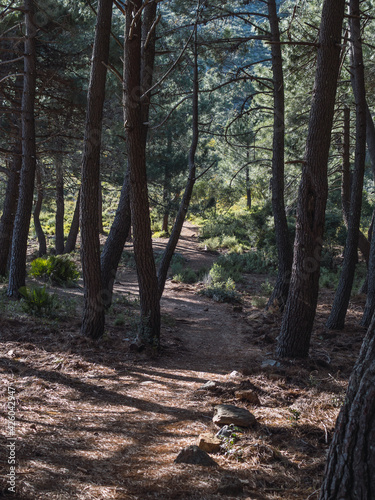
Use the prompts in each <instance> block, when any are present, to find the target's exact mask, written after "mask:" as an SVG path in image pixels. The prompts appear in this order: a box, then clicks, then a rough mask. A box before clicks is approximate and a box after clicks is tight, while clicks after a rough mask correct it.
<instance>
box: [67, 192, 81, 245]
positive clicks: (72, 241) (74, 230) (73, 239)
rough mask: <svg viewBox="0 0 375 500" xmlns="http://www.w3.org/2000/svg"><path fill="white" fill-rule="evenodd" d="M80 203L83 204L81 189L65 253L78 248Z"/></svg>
mask: <svg viewBox="0 0 375 500" xmlns="http://www.w3.org/2000/svg"><path fill="white" fill-rule="evenodd" d="M80 203H81V189H79V191H78V196H77V201H76V206H75V209H74V214H73V219H72V223H71V225H70V230H69V234H68V237H67V239H66V243H65V246H64V252H63V253H70V252H73V251H74V249H75V247H76V243H77V236H78V232H79V211H80V210H79V207H80Z"/></svg>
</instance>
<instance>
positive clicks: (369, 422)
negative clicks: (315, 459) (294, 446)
mask: <svg viewBox="0 0 375 500" xmlns="http://www.w3.org/2000/svg"><path fill="white" fill-rule="evenodd" d="M374 415H375V318H373V320H372V323H371V326H370V328H369V330H368V332H367V335H366V337H365V340H364V342H363V345H362V348H361V352H360V355H359V358H358V361H357V363H356V365H355V367H354V370H353V372H352V374H351V377H350V379H349V386H348V391H347V393H346V398H345V403H344V406H343V407H342V408H341V411H340V414H339V416H338V419H337V422H336V429H335V433H334V435H333V439H332V442H331V446H330V449H329V453H328V459H327V464H326V469H325V475H324V482H323V486H322V489H321V494H320V500H344V499H345V500H373V499H374V498H375V446H374V443H375V418H374Z"/></svg>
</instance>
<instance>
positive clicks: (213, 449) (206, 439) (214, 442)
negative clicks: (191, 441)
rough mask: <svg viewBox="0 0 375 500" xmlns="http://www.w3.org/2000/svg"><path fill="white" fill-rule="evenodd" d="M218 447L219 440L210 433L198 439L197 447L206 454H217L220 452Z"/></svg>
mask: <svg viewBox="0 0 375 500" xmlns="http://www.w3.org/2000/svg"><path fill="white" fill-rule="evenodd" d="M220 445H221V441H220V439H218V438H217V437H216V436H215V435H214V434H211V433H210V432H205V433H203V434H201V435H200V436H199V438H198V447H199V448H200V449H201V450H203V451H206V452H207V453H217V452H218V451H220Z"/></svg>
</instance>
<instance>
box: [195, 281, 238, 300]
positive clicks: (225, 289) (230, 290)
mask: <svg viewBox="0 0 375 500" xmlns="http://www.w3.org/2000/svg"><path fill="white" fill-rule="evenodd" d="M199 294H200V295H205V296H206V297H210V298H211V299H213V300H215V301H216V302H229V303H238V302H241V300H242V299H241V295H240V294H239V293H238V292H237V291H236V285H235V283H234V281H233V280H232V278H228V279H227V281H225V282H217V283H214V284H212V285H207V286H206V287H205V288H204V289H203V290H200V291H199Z"/></svg>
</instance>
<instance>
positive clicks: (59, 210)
mask: <svg viewBox="0 0 375 500" xmlns="http://www.w3.org/2000/svg"><path fill="white" fill-rule="evenodd" d="M55 167H56V216H55V250H56V255H60V254H62V253H64V176H63V165H62V160H61V157H60V156H57V157H56V158H55Z"/></svg>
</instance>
